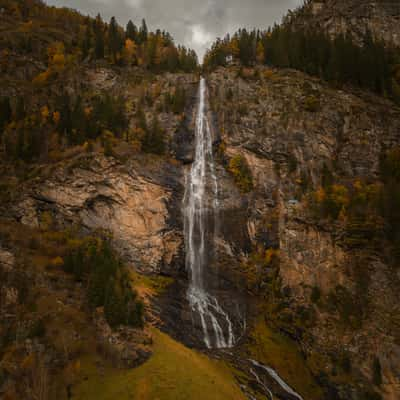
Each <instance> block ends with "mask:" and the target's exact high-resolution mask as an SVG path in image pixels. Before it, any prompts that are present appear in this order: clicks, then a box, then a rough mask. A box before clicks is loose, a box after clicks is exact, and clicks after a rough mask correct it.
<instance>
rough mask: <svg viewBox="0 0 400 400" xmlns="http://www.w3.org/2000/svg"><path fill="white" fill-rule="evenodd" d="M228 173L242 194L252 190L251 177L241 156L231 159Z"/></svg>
mask: <svg viewBox="0 0 400 400" xmlns="http://www.w3.org/2000/svg"><path fill="white" fill-rule="evenodd" d="M228 171H229V172H230V173H231V174H232V175H233V178H234V179H235V183H236V185H237V186H238V187H239V189H240V191H241V192H242V193H248V192H250V191H251V190H252V189H253V177H252V175H251V171H250V168H249V166H248V164H247V161H246V159H245V158H244V157H243V156H241V155H237V156H235V157H233V158H231V160H230V161H229V166H228Z"/></svg>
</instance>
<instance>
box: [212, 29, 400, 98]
mask: <svg viewBox="0 0 400 400" xmlns="http://www.w3.org/2000/svg"><path fill="white" fill-rule="evenodd" d="M235 61H236V62H239V63H241V64H242V65H244V66H254V65H256V64H263V65H269V66H274V67H278V68H294V69H298V70H300V71H303V72H305V73H308V74H310V75H314V76H318V77H319V78H322V79H325V80H327V81H329V82H333V83H335V84H339V85H341V84H351V85H354V86H358V87H361V88H364V89H368V90H371V91H373V92H375V93H377V94H379V95H383V96H387V97H390V98H392V99H394V100H395V101H397V102H400V53H399V51H398V49H395V48H392V47H389V46H386V45H385V44H384V43H383V42H382V41H380V40H377V39H374V37H373V36H372V34H371V32H368V31H367V33H366V34H365V36H364V38H363V40H362V42H361V43H359V42H356V41H355V39H354V38H353V37H352V36H351V34H347V35H345V34H340V35H338V36H336V37H335V38H331V37H330V36H329V35H328V34H326V33H324V32H323V31H322V30H319V29H316V30H315V29H314V30H311V29H303V28H297V27H295V26H294V25H293V24H291V23H285V24H282V25H275V26H274V27H273V28H272V29H268V30H267V31H259V30H252V31H248V30H246V29H240V30H238V31H237V32H236V33H235V34H234V35H233V36H232V37H231V36H230V35H227V36H226V37H225V38H224V39H218V40H217V41H216V42H215V43H214V44H213V45H212V47H211V49H210V50H209V51H208V52H207V53H206V56H205V59H204V67H205V69H206V70H212V69H213V68H215V67H217V66H227V65H229V64H230V63H231V62H235Z"/></svg>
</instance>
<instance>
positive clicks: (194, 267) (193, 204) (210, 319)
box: [184, 78, 234, 348]
mask: <svg viewBox="0 0 400 400" xmlns="http://www.w3.org/2000/svg"><path fill="white" fill-rule="evenodd" d="M205 97H206V84H205V81H204V78H201V80H200V88H199V103H198V110H197V116H196V131H195V159H194V162H193V164H192V166H191V170H190V173H188V174H187V176H186V191H185V197H184V217H185V246H186V268H187V270H188V271H189V273H190V285H189V289H188V300H189V303H190V306H191V309H192V312H193V314H194V316H196V317H198V318H200V322H201V327H202V330H203V337H204V343H205V345H206V346H207V347H208V348H212V347H217V348H224V347H232V346H233V344H234V334H233V329H232V323H231V320H230V318H229V316H228V314H227V313H226V312H225V311H224V310H223V309H222V307H221V306H220V305H219V303H218V300H217V298H216V297H215V296H213V295H211V294H210V293H208V291H207V286H206V282H205V279H204V273H205V269H206V267H207V265H208V263H209V261H210V253H211V252H212V250H211V249H210V246H209V245H208V242H209V238H210V236H211V238H213V236H214V233H215V232H213V231H214V230H215V223H214V224H213V223H210V222H212V221H210V216H211V217H213V218H214V219H215V217H216V215H217V214H216V213H217V211H218V182H217V178H216V175H215V165H214V158H213V152H212V138H211V130H210V125H209V121H208V118H207V115H206V107H205V102H206V101H205V100H206V99H205Z"/></svg>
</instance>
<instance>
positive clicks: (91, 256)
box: [64, 239, 144, 327]
mask: <svg viewBox="0 0 400 400" xmlns="http://www.w3.org/2000/svg"><path fill="white" fill-rule="evenodd" d="M64 269H65V271H67V272H69V273H72V274H73V275H74V277H75V279H76V280H87V282H88V285H87V296H88V301H89V304H90V306H91V307H92V308H97V307H104V315H105V318H106V320H107V322H108V323H109V325H110V326H111V327H115V326H118V325H131V326H135V327H142V326H143V310H144V307H143V304H142V302H141V301H140V300H139V299H137V294H136V292H134V290H133V289H132V287H131V283H130V280H129V275H128V274H127V273H126V271H125V267H124V266H123V265H122V263H121V262H120V260H119V259H118V258H117V257H116V255H115V254H114V252H113V251H112V248H111V245H110V243H109V242H108V241H107V240H101V239H91V240H88V241H84V242H83V243H81V244H79V245H78V246H76V248H74V249H72V250H71V251H70V252H69V254H68V255H67V256H66V258H65V264H64Z"/></svg>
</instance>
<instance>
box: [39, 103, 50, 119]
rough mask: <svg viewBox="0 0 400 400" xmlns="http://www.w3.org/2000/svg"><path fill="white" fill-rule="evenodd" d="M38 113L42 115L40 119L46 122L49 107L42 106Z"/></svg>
mask: <svg viewBox="0 0 400 400" xmlns="http://www.w3.org/2000/svg"><path fill="white" fill-rule="evenodd" d="M40 115H41V116H42V121H43V122H46V121H47V119H48V118H49V115H50V111H49V107H47V106H43V107H42V108H41V109H40Z"/></svg>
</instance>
